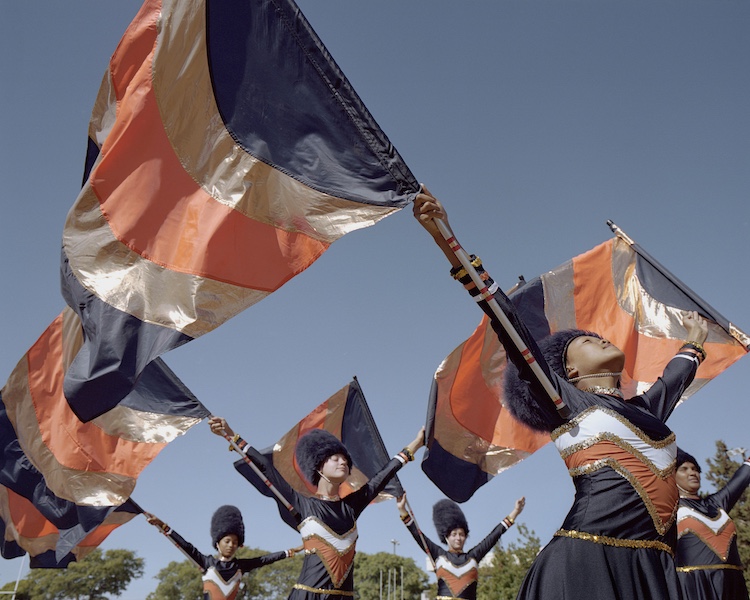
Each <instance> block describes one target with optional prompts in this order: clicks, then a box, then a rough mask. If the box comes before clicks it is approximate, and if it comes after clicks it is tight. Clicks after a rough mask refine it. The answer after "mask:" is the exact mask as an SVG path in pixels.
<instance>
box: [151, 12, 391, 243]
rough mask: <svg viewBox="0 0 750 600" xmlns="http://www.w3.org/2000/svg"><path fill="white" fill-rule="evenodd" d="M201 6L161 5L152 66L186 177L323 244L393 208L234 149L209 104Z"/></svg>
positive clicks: (252, 215)
mask: <svg viewBox="0 0 750 600" xmlns="http://www.w3.org/2000/svg"><path fill="white" fill-rule="evenodd" d="M200 4H201V3H200V2H197V1H195V0H192V1H186V0H180V1H179V2H177V1H175V0H165V1H164V3H163V7H162V18H161V31H160V32H159V38H158V41H157V47H156V52H155V55H154V67H153V68H152V71H153V87H154V91H155V94H156V97H157V102H158V104H159V107H160V112H161V114H162V118H163V120H164V129H165V131H166V133H167V136H168V137H169V139H170V140H171V142H172V146H173V148H175V152H176V154H177V155H178V158H179V160H180V162H181V163H182V164H183V165H184V167H185V169H186V170H187V171H188V173H190V175H191V177H192V178H193V179H194V180H195V181H196V182H198V184H199V185H200V186H201V187H202V188H203V189H204V190H205V191H206V192H207V193H208V194H209V195H211V196H213V197H214V198H215V199H216V200H217V201H218V202H221V203H223V204H225V205H227V206H229V207H232V208H234V209H235V210H237V211H238V212H240V213H242V214H244V215H246V216H248V217H250V218H253V219H255V220H257V221H260V222H262V223H267V224H270V225H273V226H275V227H278V228H281V229H284V230H285V231H299V232H301V233H304V234H305V235H308V236H310V237H313V238H315V239H318V240H320V241H323V242H327V243H332V242H333V241H335V240H336V239H338V238H339V237H341V236H343V235H344V234H346V233H348V232H350V231H354V230H355V229H360V228H362V227H368V226H370V225H373V224H374V223H376V222H378V221H379V220H380V219H382V218H383V217H385V216H387V215H389V214H391V213H393V212H395V211H396V210H398V209H396V208H393V207H383V206H374V205H367V204H362V203H359V202H352V201H349V200H344V199H343V198H337V197H334V196H331V195H328V194H324V193H322V192H318V191H316V190H313V189H312V188H309V187H308V186H305V185H303V184H302V183H300V182H299V181H297V180H296V179H293V178H292V177H290V176H288V175H285V174H283V173H281V172H280V171H278V170H276V169H274V168H272V167H270V166H268V165H266V164H265V163H263V162H261V161H259V160H257V159H256V158H255V157H253V156H251V155H250V154H248V153H247V152H245V150H243V149H242V148H241V147H240V146H238V145H237V143H236V142H235V141H234V139H232V137H231V135H230V134H229V132H228V131H227V130H226V127H225V126H224V124H223V122H222V120H221V116H220V113H219V109H218V107H217V106H216V102H215V99H214V95H213V88H212V84H211V76H210V72H209V67H208V62H207V50H206V23H205V20H204V19H205V10H201V9H199V8H198V7H199V6H200ZM186 43H189V44H190V46H191V48H190V49H189V52H188V51H186V48H185V44H186ZM185 98H190V101H189V102H185V101H184V99H185ZM175 106H179V110H175Z"/></svg>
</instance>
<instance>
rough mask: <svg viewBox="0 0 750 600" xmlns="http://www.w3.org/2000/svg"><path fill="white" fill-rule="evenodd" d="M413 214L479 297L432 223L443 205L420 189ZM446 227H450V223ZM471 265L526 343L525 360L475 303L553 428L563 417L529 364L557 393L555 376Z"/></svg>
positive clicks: (509, 308)
mask: <svg viewBox="0 0 750 600" xmlns="http://www.w3.org/2000/svg"><path fill="white" fill-rule="evenodd" d="M414 216H415V217H416V219H417V220H418V221H419V223H420V225H422V227H423V228H424V229H425V230H426V231H427V232H428V233H429V234H430V236H432V238H433V240H434V241H435V243H436V244H437V245H438V246H439V247H440V249H441V250H442V252H443V254H445V256H446V258H447V259H448V261H449V262H450V264H451V266H452V267H453V268H452V269H451V275H452V276H453V277H454V278H455V279H457V280H458V281H459V282H460V283H462V284H463V285H464V287H465V288H466V290H467V291H468V292H469V294H470V295H471V296H472V297H473V298H474V299H475V300H479V298H478V296H479V294H480V290H479V289H478V288H477V287H476V285H475V284H474V282H473V280H472V279H471V277H470V276H469V275H468V273H466V270H465V269H463V267H462V266H461V263H460V261H459V260H458V257H457V256H456V255H455V253H454V252H453V250H452V249H451V247H450V244H449V243H448V242H447V241H446V240H445V238H443V236H442V234H441V233H440V231H439V229H438V228H437V225H436V224H435V219H440V220H442V221H443V222H444V223H446V224H447V223H448V215H447V213H446V211H445V207H444V206H443V205H442V204H441V203H440V201H439V200H438V199H437V198H435V197H434V196H433V195H432V194H430V193H429V192H428V191H427V189H426V188H423V192H422V193H420V194H418V195H417V197H416V199H415V201H414ZM448 227H449V229H450V226H448ZM472 265H473V266H474V268H475V269H476V270H477V273H478V274H479V276H480V278H481V279H482V281H483V283H484V285H485V286H486V288H487V289H488V290H489V292H490V293H492V297H493V299H494V300H495V301H496V302H497V304H498V306H499V307H500V309H501V310H502V312H503V313H504V315H505V317H506V318H507V319H508V321H509V323H510V325H511V327H512V329H514V330H515V332H516V333H517V334H518V336H519V337H520V338H521V340H522V342H523V344H524V345H525V346H526V348H528V351H529V352H530V353H531V355H532V356H533V360H527V358H529V357H528V355H527V354H526V353H523V352H521V350H519V348H518V346H517V345H516V343H515V342H514V341H513V339H512V338H511V336H510V335H509V333H508V332H507V331H506V329H505V327H503V325H502V324H501V323H500V322H499V320H498V317H497V316H496V315H495V313H494V311H493V310H492V308H491V307H490V305H489V304H488V302H487V301H486V300H480V301H479V302H478V304H479V306H480V308H481V309H482V310H483V311H484V312H485V314H487V316H488V317H489V318H490V322H491V324H492V328H493V329H494V330H495V333H497V336H498V338H499V339H500V342H501V343H502V344H503V347H504V348H505V351H506V353H507V356H508V359H509V360H510V361H511V362H512V363H513V365H514V366H515V367H516V369H518V372H519V376H520V378H521V380H523V381H524V382H526V383H527V384H528V385H529V389H530V391H531V396H532V398H533V399H534V401H535V402H536V403H537V407H534V408H532V410H536V411H538V412H539V413H540V414H541V415H542V420H543V421H545V422H546V423H547V425H548V427H547V429H548V430H549V431H551V430H552V429H554V428H555V427H557V426H559V425H561V424H562V423H563V419H562V418H561V417H560V415H559V414H558V413H557V410H556V408H555V405H554V403H553V402H552V399H551V398H550V395H549V393H548V390H546V389H545V387H544V385H543V384H542V383H541V381H540V380H539V378H538V377H537V375H536V373H535V372H534V370H533V369H532V367H531V363H536V364H538V365H539V368H540V369H541V371H542V372H543V374H544V376H545V377H546V378H547V379H548V380H549V381H550V382H551V383H552V385H553V387H554V389H555V391H556V392H557V394H560V395H561V394H562V389H561V385H560V381H559V378H558V377H557V375H555V374H554V373H553V372H552V370H551V369H550V368H549V365H548V364H547V362H546V361H545V360H544V358H543V356H542V353H541V351H540V350H539V347H538V345H537V343H536V341H535V340H534V338H533V336H532V335H531V333H530V332H529V330H528V327H527V326H526V324H525V323H524V321H523V319H522V318H521V315H520V314H519V313H518V311H517V310H516V307H515V306H514V305H513V303H512V302H511V301H510V299H509V298H508V297H507V296H506V295H505V294H504V293H503V292H502V291H501V290H500V289H499V288H498V286H497V285H496V284H495V283H494V281H493V280H492V278H491V277H490V275H489V273H487V272H486V271H485V270H484V267H483V265H482V263H481V261H480V260H479V259H478V258H476V257H474V258H473V260H472ZM511 410H513V407H511ZM523 412H526V411H523ZM527 425H530V423H527Z"/></svg>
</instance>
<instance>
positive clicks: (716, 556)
mask: <svg viewBox="0 0 750 600" xmlns="http://www.w3.org/2000/svg"><path fill="white" fill-rule="evenodd" d="M414 215H415V217H416V218H417V220H418V221H419V223H420V224H421V225H422V226H423V227H424V228H425V229H426V230H427V232H428V233H429V234H430V235H431V236H432V237H433V239H434V241H435V242H436V243H437V245H438V246H439V247H440V248H441V250H442V251H443V252H444V254H445V256H446V257H447V258H448V260H449V261H450V263H451V266H452V269H451V274H452V275H453V277H454V278H455V279H457V280H458V281H460V282H461V283H462V284H464V286H465V287H466V289H467V290H468V291H469V293H470V294H471V295H472V296H476V295H477V294H478V290H477V288H476V286H475V285H474V283H473V280H472V278H471V277H470V276H469V275H468V274H467V273H466V271H465V270H464V269H463V267H462V266H461V264H460V262H459V259H458V258H457V257H456V255H455V253H454V252H453V250H452V249H451V248H450V246H449V244H448V242H447V241H446V240H445V238H444V237H443V234H442V233H441V232H440V231H439V229H438V226H437V223H436V219H439V220H440V221H442V222H443V223H444V224H445V226H446V227H449V226H448V218H447V214H446V212H445V209H444V208H443V206H442V204H441V203H440V202H439V201H438V200H437V199H436V198H434V197H433V196H432V195H431V194H430V193H429V192H427V191H426V189H425V190H424V191H423V193H421V194H419V195H418V196H417V198H416V200H415V203H414ZM473 264H474V265H475V266H476V268H477V271H478V272H479V274H480V276H481V278H482V280H483V281H484V283H485V284H486V286H487V287H488V288H489V289H490V290H491V292H492V294H493V298H494V300H495V301H496V302H497V304H498V305H499V306H500V308H501V309H502V312H503V313H504V314H505V316H506V317H507V319H508V321H510V323H511V324H512V326H513V328H514V329H515V331H516V332H517V333H518V334H519V336H520V337H521V339H522V340H523V342H524V343H525V345H526V347H527V348H528V350H529V351H530V352H531V354H532V355H533V357H534V358H535V360H536V363H537V364H538V365H539V367H540V368H541V369H542V371H543V373H544V375H545V376H546V377H547V379H548V381H549V382H550V383H551V385H552V386H553V388H554V390H555V391H556V392H557V394H559V397H560V398H561V399H562V401H563V402H564V405H565V410H564V411H561V410H559V407H556V406H555V405H554V404H553V402H552V401H551V400H550V396H549V393H548V391H547V390H546V389H545V388H544V387H543V386H542V384H541V383H540V379H539V377H538V375H537V374H536V373H535V372H534V371H533V369H532V367H531V366H530V363H531V362H533V361H529V360H527V358H526V356H525V355H524V354H523V353H522V352H521V351H520V350H518V349H517V346H516V344H515V343H513V342H512V341H511V340H510V339H509V336H508V333H507V332H506V329H505V328H504V327H501V326H496V327H494V328H495V331H496V332H497V335H498V337H499V338H500V341H501V342H502V343H503V345H504V347H505V348H506V352H507V354H508V359H509V361H510V364H509V366H508V373H507V375H506V380H505V399H506V402H507V406H508V408H509V410H510V411H511V412H512V414H513V416H514V417H515V418H516V419H517V420H519V421H520V422H522V423H524V424H526V425H527V426H529V427H530V428H532V429H534V430H537V431H544V432H548V433H549V434H550V436H551V438H552V441H553V442H554V444H555V446H556V447H557V449H558V451H559V453H560V456H561V457H562V459H563V461H564V462H565V464H566V466H567V467H568V471H569V474H570V476H571V477H572V479H573V483H574V486H575V497H574V499H573V505H572V507H571V509H570V511H569V512H568V514H567V516H566V517H565V519H564V521H563V523H562V525H561V527H560V529H558V530H557V532H556V533H555V534H554V536H553V538H552V540H550V541H549V542H548V543H547V544H546V545H545V546H544V548H543V549H542V550H541V552H540V553H539V554H538V556H537V557H536V559H535V560H534V562H533V564H532V565H531V567H530V569H529V570H528V572H527V574H526V577H525V579H524V581H523V583H522V585H521V588H520V590H519V592H518V597H517V598H518V599H519V600H527V599H528V600H580V599H583V598H586V599H587V600H610V599H611V600H615V599H617V600H627V599H633V600H635V599H639V600H642V599H653V600H667V599H669V600H672V599H674V600H719V599H721V600H742V599H747V598H748V593H747V589H746V587H745V583H744V578H743V572H742V565H741V562H740V558H739V552H738V549H737V536H736V530H735V526H734V523H733V522H732V519H731V518H730V517H729V515H728V514H727V513H728V511H730V510H731V509H732V507H733V506H734V504H735V503H736V502H737V501H738V499H739V498H740V496H741V495H742V493H743V492H744V491H745V489H746V488H747V486H748V485H749V484H750V459H749V460H748V461H746V462H745V463H744V464H743V465H742V466H741V467H740V468H739V470H738V471H737V473H736V474H735V475H734V476H733V478H732V479H731V481H730V482H729V483H728V484H727V485H726V486H725V487H724V488H723V489H721V490H720V491H719V492H717V493H715V494H712V495H709V496H700V495H699V489H700V466H699V465H698V462H697V461H696V460H695V459H694V458H693V457H692V456H690V455H689V454H686V453H684V452H682V451H681V450H679V449H678V448H677V444H676V439H675V434H674V433H673V432H672V431H671V430H670V429H669V427H667V425H666V421H667V419H668V418H669V416H670V415H671V413H672V411H673V410H674V408H675V406H676V405H677V402H678V401H679V399H680V397H681V396H682V394H683V392H684V390H685V389H686V388H687V386H689V385H690V383H691V382H692V380H693V378H694V376H695V373H696V370H697V369H698V366H699V365H700V364H701V362H702V361H703V360H704V359H705V357H706V356H705V350H704V348H703V344H704V342H705V340H706V337H707V332H708V328H707V324H706V322H705V320H704V319H703V318H702V317H700V316H699V315H698V314H697V313H686V314H685V315H684V316H683V325H684V327H685V330H686V332H687V336H686V342H685V344H684V345H683V346H682V347H681V348H680V349H679V351H678V352H677V354H676V355H675V356H674V357H673V358H672V360H671V361H670V362H669V363H668V364H667V365H666V367H665V369H664V372H663V374H662V376H661V377H660V378H659V379H658V380H657V381H656V383H654V385H652V386H651V387H650V388H649V389H648V390H647V391H646V392H644V393H642V394H640V395H637V396H634V397H632V398H627V399H626V398H624V397H623V393H622V391H621V390H620V387H619V378H620V374H621V372H622V370H623V368H624V365H625V355H624V353H623V352H622V351H621V350H620V349H619V348H617V347H616V346H614V345H613V344H611V343H610V342H608V341H607V340H605V339H603V338H602V337H601V336H600V335H598V334H597V333H596V332H591V331H582V330H565V331H560V332H557V333H554V334H552V335H550V336H548V337H547V338H546V339H544V340H541V341H540V342H537V341H535V340H534V339H533V337H532V336H531V335H530V334H529V332H528V329H527V327H526V325H525V324H524V322H523V320H522V319H521V317H520V316H519V314H518V313H517V311H516V310H515V308H514V306H513V304H512V303H511V302H510V301H509V300H508V298H507V297H506V296H505V295H504V294H503V293H502V291H500V290H499V289H497V286H496V285H494V283H493V282H492V279H491V278H490V277H489V275H488V274H487V273H486V272H485V271H484V269H483V267H482V266H481V261H479V260H475V261H473ZM479 304H480V306H481V307H482V308H483V310H485V312H487V313H488V314H489V315H490V318H493V315H492V312H491V311H490V309H489V308H488V302H487V300H486V299H481V301H480V302H479ZM494 323H495V321H494V320H493V324H494ZM209 425H210V428H211V431H212V432H213V433H215V434H217V435H221V436H223V437H229V438H231V439H232V440H233V441H234V444H233V446H234V448H235V450H237V451H238V452H241V453H242V454H243V456H245V457H246V458H247V459H249V460H250V461H251V462H252V463H253V464H254V465H255V466H256V467H257V468H258V469H260V471H262V473H263V474H264V476H265V477H267V479H268V481H269V482H270V484H271V485H273V486H275V488H276V489H277V490H278V491H279V492H280V494H281V496H283V497H284V498H285V499H286V500H287V502H288V503H289V504H290V505H291V507H292V508H293V509H294V510H295V511H296V513H298V515H299V526H298V528H297V529H298V530H299V532H300V534H301V536H302V545H301V546H300V547H299V548H294V549H291V550H286V551H281V552H276V553H272V554H267V555H265V556H260V557H257V558H252V559H237V558H235V554H236V552H237V549H238V548H239V547H240V546H242V544H243V542H244V525H243V523H242V517H241V515H240V514H239V511H238V510H237V509H236V508H235V507H230V506H223V507H221V508H219V510H217V511H216V513H215V514H214V517H213V519H212V522H211V539H212V542H213V545H214V546H215V548H216V549H217V551H218V554H217V555H216V556H207V555H204V554H202V553H200V552H199V551H198V550H197V549H196V548H195V547H194V546H193V545H192V544H190V543H189V542H187V541H185V540H184V539H183V538H182V537H181V536H179V535H178V534H177V533H176V532H174V531H172V530H171V529H170V528H169V527H168V526H167V525H166V524H164V523H163V522H162V521H160V520H159V519H157V518H156V517H154V516H153V515H148V519H149V521H150V522H151V523H152V524H154V525H156V526H158V527H160V528H161V529H162V531H163V532H164V533H165V534H167V535H168V536H169V537H170V538H171V540H172V541H173V542H174V543H175V544H176V545H177V546H178V547H180V548H181V549H182V550H183V551H184V552H185V553H186V554H187V555H188V556H189V557H190V558H191V559H192V560H193V561H194V562H195V563H196V564H197V565H198V566H199V567H200V568H201V570H202V571H203V582H204V598H206V599H210V600H220V599H229V600H232V599H233V598H235V597H236V595H237V592H238V589H239V584H240V579H241V576H242V574H243V573H246V572H248V571H251V570H253V569H256V568H259V567H262V566H264V565H268V564H271V563H273V562H276V561H278V560H282V559H284V558H287V557H290V556H293V555H294V554H295V553H297V552H302V553H304V561H303V565H302V570H301V572H300V574H299V577H298V579H297V582H296V583H295V584H294V587H293V589H292V590H291V592H290V595H289V599H290V600H337V599H341V598H354V597H355V586H354V573H353V564H354V554H355V546H356V542H357V518H358V517H359V515H360V514H361V513H362V511H363V510H364V509H365V508H366V507H367V506H368V505H369V504H370V502H371V501H372V500H373V499H374V498H375V497H376V496H377V495H378V494H379V492H381V491H382V490H383V488H384V487H385V486H386V485H387V483H388V482H389V480H390V479H391V478H393V476H394V475H395V474H396V473H397V472H398V471H399V469H401V467H403V466H404V465H405V464H406V463H407V462H410V461H413V460H414V454H415V453H416V452H417V450H418V449H419V448H421V447H422V446H423V445H424V429H422V430H420V431H419V432H418V434H417V436H416V438H415V439H414V440H413V441H411V442H410V443H409V444H407V445H406V446H405V447H404V448H403V450H402V451H401V452H399V453H397V454H396V455H395V456H394V457H393V458H392V459H391V460H390V461H389V462H388V463H386V464H385V465H383V466H382V468H381V470H380V471H379V472H378V473H377V474H376V475H375V476H373V477H371V478H370V480H369V481H368V483H367V484H366V485H364V486H363V487H361V488H360V489H358V490H356V491H355V492H353V493H350V494H348V495H346V496H343V497H341V496H340V495H339V488H340V486H341V485H342V484H343V483H344V482H345V481H346V479H347V478H348V476H349V474H350V471H351V468H352V466H353V465H352V459H351V456H350V455H349V452H348V451H347V449H346V447H345V446H344V445H343V443H342V442H341V441H340V440H338V439H337V438H336V437H335V436H334V435H332V434H331V433H328V432H327V431H324V430H318V429H316V430H312V431H310V432H308V433H307V434H305V435H304V436H303V437H302V438H300V440H299V441H298V442H297V447H296V449H295V458H296V461H297V464H298V466H299V469H300V471H301V472H302V473H303V474H304V476H305V478H306V479H307V480H308V482H309V483H310V484H312V486H313V487H314V488H315V490H316V492H315V494H314V495H313V496H307V495H304V494H301V493H298V492H297V491H296V490H295V489H293V488H292V487H291V486H290V485H289V484H288V483H287V482H286V481H285V479H284V478H283V477H282V476H281V475H280V474H279V473H278V471H277V470H276V468H275V467H274V465H273V464H272V463H271V462H270V461H268V460H267V459H266V458H265V457H264V456H263V455H262V454H261V453H259V452H258V451H257V450H255V449H254V448H253V447H251V446H249V445H247V444H246V443H245V441H244V440H243V439H242V438H241V437H240V436H239V435H238V434H236V433H235V432H234V430H233V429H232V428H231V427H230V426H229V424H228V423H227V421H226V420H225V419H223V418H221V417H212V418H211V419H210V420H209ZM571 432H575V435H573V434H572V433H571ZM613 440H616V443H615V442H613ZM524 505H525V498H520V499H518V500H517V501H516V503H515V506H514V508H513V510H512V511H511V512H510V513H509V514H508V516H507V517H505V518H504V519H503V520H502V521H501V522H500V523H499V524H498V525H497V526H496V527H495V529H494V530H493V531H491V532H490V533H489V534H488V535H487V536H486V537H485V538H484V539H483V540H482V541H481V542H479V543H478V544H476V545H475V546H474V547H473V548H471V549H470V550H468V551H465V549H464V545H465V542H466V538H467V536H468V534H469V527H468V523H467V521H466V518H465V516H464V514H463V512H462V511H461V509H460V508H459V507H458V505H457V504H455V503H454V502H452V501H450V500H441V501H439V502H437V503H436V504H435V506H434V508H433V521H434V524H435V528H436V531H437V534H438V540H439V541H440V542H441V543H444V544H445V545H446V546H447V548H444V547H443V546H441V545H440V544H437V543H435V542H433V541H431V540H430V539H429V538H428V537H426V536H425V535H424V533H423V532H422V531H421V530H419V529H418V528H417V526H416V524H415V522H414V521H413V519H412V516H411V515H410V513H409V511H408V510H407V508H406V497H405V495H404V496H403V497H402V498H400V499H398V501H397V506H398V509H399V513H400V515H401V518H402V520H403V522H404V524H405V525H406V527H407V529H408V530H409V532H410V533H411V535H412V536H413V537H414V539H415V541H416V542H417V544H418V545H419V546H420V547H421V548H422V549H423V550H424V551H425V553H427V554H428V555H429V556H430V557H431V559H432V561H433V562H434V564H435V568H436V569H435V570H436V575H437V578H438V595H437V599H438V600H461V599H462V600H473V599H476V597H477V582H478V574H479V568H478V565H479V561H481V560H482V558H483V557H484V556H485V555H486V554H487V553H488V552H489V551H490V550H491V549H492V548H493V547H494V546H495V544H496V543H497V542H498V540H499V539H500V537H501V536H502V535H503V534H504V533H505V532H506V531H507V530H508V529H509V528H510V527H511V526H512V525H513V524H514V521H515V519H516V518H517V517H518V516H519V514H520V513H521V511H522V510H523V508H524ZM287 508H289V507H288V506H287Z"/></svg>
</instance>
